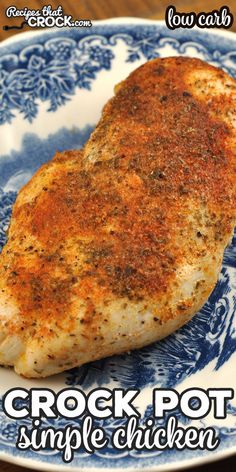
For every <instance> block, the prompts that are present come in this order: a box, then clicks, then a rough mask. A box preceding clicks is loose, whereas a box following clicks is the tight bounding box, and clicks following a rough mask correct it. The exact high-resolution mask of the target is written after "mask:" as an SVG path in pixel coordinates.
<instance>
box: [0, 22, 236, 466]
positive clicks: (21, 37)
mask: <svg viewBox="0 0 236 472" xmlns="http://www.w3.org/2000/svg"><path fill="white" fill-rule="evenodd" d="M91 22H92V26H102V25H118V26H119V25H130V26H132V25H148V24H149V25H160V26H161V25H162V26H165V27H166V29H167V31H170V32H171V30H168V28H167V26H166V22H165V20H155V19H149V18H142V17H133V16H121V17H120V16H118V17H112V18H107V19H100V20H92V19H91ZM83 29H84V30H87V29H88V28H81V27H78V28H69V27H63V28H60V29H59V28H56V27H53V28H45V29H43V30H36V31H35V30H29V31H25V32H21V33H17V34H15V35H13V36H11V37H9V38H6V39H3V40H2V41H1V42H0V53H1V49H2V48H3V47H7V46H8V45H14V44H17V43H19V42H23V41H25V40H28V39H30V38H34V37H40V36H42V37H43V36H44V35H45V34H47V35H48V34H52V35H53V34H55V33H56V32H59V31H60V32H63V31H65V32H66V31H71V30H72V31H73V30H75V31H76V30H81V31H82V30H83ZM191 29H192V30H193V31H196V30H197V31H198V32H200V33H201V34H202V35H203V36H204V34H207V35H215V36H220V37H225V38H228V39H234V40H236V32H234V31H231V30H230V31H229V30H222V29H217V28H212V29H207V28H206V29H202V28H199V27H197V26H194V27H193V28H191ZM179 30H180V31H181V30H183V28H179ZM92 34H93V33H92V30H91V35H92ZM235 454H236V445H235V446H231V447H229V448H227V449H222V450H218V451H214V455H213V454H212V452H211V453H210V452H209V454H208V455H206V456H203V457H191V458H187V459H184V460H183V461H181V460H178V461H172V462H169V463H167V464H157V465H154V466H144V467H143V466H141V467H140V468H139V467H134V466H127V467H122V468H120V467H119V468H116V467H113V466H111V467H110V466H109V467H105V468H104V467H99V468H98V467H87V466H85V467H83V466H82V467H81V466H79V465H77V466H73V465H72V464H70V466H69V469H70V470H71V471H72V472H86V471H88V472H107V471H108V470H109V471H111V472H124V470H127V472H136V471H137V470H139V469H140V470H143V471H144V472H149V471H150V472H161V471H163V472H171V471H173V468H174V470H176V471H177V470H186V469H187V468H189V467H197V466H201V465H206V464H210V463H214V462H216V461H219V460H224V459H227V458H229V457H232V456H234V455H235ZM38 457H39V460H37V459H32V458H24V457H21V456H20V455H12V454H10V453H7V452H4V451H1V450H0V460H2V461H5V462H7V463H9V464H15V465H19V466H24V467H26V468H31V469H34V470H40V471H42V472H46V471H62V472H63V471H66V470H68V465H67V464H64V463H62V464H56V463H55V464H54V463H53V464H52V463H49V462H44V461H40V456H38Z"/></svg>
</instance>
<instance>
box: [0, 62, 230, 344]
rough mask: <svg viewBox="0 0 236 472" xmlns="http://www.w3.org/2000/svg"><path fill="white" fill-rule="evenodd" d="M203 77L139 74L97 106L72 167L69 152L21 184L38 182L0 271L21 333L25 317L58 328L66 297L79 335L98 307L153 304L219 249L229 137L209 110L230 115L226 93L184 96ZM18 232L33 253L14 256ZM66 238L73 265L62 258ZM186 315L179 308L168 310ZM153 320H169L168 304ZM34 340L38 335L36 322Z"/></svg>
mask: <svg viewBox="0 0 236 472" xmlns="http://www.w3.org/2000/svg"><path fill="white" fill-rule="evenodd" d="M206 67H208V68H209V71H212V70H213V69H214V68H212V67H211V66H209V65H208V66H207V65H206V64H203V63H202V62H201V61H199V60H194V59H191V60H187V59H184V58H170V59H164V60H161V59H157V60H154V61H151V62H149V63H148V64H145V65H144V66H142V67H140V68H139V69H138V70H136V71H135V72H133V73H132V74H131V75H130V76H129V78H128V79H127V80H126V81H124V82H123V83H122V86H121V87H119V89H118V92H117V95H116V96H115V97H114V98H112V99H111V100H110V101H109V102H108V104H107V105H106V106H105V108H104V112H103V115H102V119H101V121H100V123H99V124H98V126H97V128H96V130H95V132H94V133H93V135H92V137H91V139H90V141H89V143H88V144H87V146H86V148H85V153H84V157H81V155H80V154H78V153H77V152H76V151H75V152H65V153H63V154H62V155H61V156H56V158H55V159H54V160H53V167H52V170H51V172H52V174H53V179H52V180H51V181H50V184H49V186H48V187H47V185H46V186H45V182H44V178H43V177H42V175H43V172H44V169H45V168H46V169H48V168H49V167H50V166H52V164H51V163H49V164H48V165H47V166H44V169H43V170H39V172H38V173H37V175H36V176H35V177H34V178H33V179H40V178H42V191H41V192H40V193H39V195H38V196H37V198H34V199H33V200H32V201H30V202H29V203H25V204H23V205H22V204H19V201H20V200H18V201H17V202H16V204H15V207H14V213H13V221H14V224H13V225H12V228H13V226H14V227H15V229H16V231H17V232H16V233H15V231H14V230H13V229H12V230H11V232H10V240H9V242H8V244H7V246H6V248H5V249H4V252H3V256H2V257H1V263H2V268H1V271H2V273H3V275H4V277H5V278H6V280H7V287H8V290H10V293H11V294H12V296H13V297H14V299H15V300H16V301H17V305H18V306H19V309H20V312H21V315H22V319H23V320H24V323H25V324H26V325H32V320H34V319H35V317H38V318H40V319H41V320H43V319H44V318H45V319H46V318H48V317H50V319H51V320H54V321H56V323H58V324H59V325H60V324H63V319H64V315H65V313H67V314H68V313H69V312H70V303H71V299H72V297H74V296H77V297H79V298H80V299H81V300H84V303H85V306H86V312H85V317H84V319H83V320H82V322H83V323H84V324H85V326H86V329H88V328H87V326H88V325H91V324H94V325H96V318H95V317H96V316H97V315H96V306H97V305H98V304H99V303H100V302H101V301H102V302H104V304H106V303H109V302H110V301H111V300H114V299H115V298H124V299H126V300H132V301H134V302H140V301H142V300H144V301H145V300H147V302H151V304H155V302H157V301H158V300H159V299H160V298H161V297H163V296H165V293H166V292H167V289H168V287H170V286H171V284H172V286H173V291H174V290H175V282H176V270H177V269H178V267H180V266H181V264H182V263H183V262H184V261H186V260H187V261H188V262H189V263H194V261H196V260H199V264H201V257H203V256H204V255H206V254H207V253H212V252H214V251H215V250H217V248H219V247H220V245H221V246H222V245H223V246H224V244H225V243H226V241H227V240H228V238H229V235H230V234H231V232H232V228H233V224H234V219H235V210H234V208H235V160H234V159H235V157H234V155H233V152H232V149H231V148H230V147H229V145H228V142H229V139H230V136H231V135H232V129H231V128H230V127H229V126H227V125H226V123H225V122H224V121H223V120H222V119H221V115H218V116H217V113H216V112H217V109H221V110H222V112H223V113H226V111H227V107H228V108H232V95H231V93H229V94H228V95H227V97H226V96H225V97H223V96H222V98H221V99H216V100H215V101H213V102H212V103H211V104H210V105H209V103H207V100H206V101H203V100H200V99H197V98H196V96H194V95H193V93H192V91H190V90H189V89H188V86H187V83H186V80H185V78H186V75H187V74H189V70H191V68H192V69H194V70H195V69H197V68H199V69H201V68H206ZM214 71H216V69H214ZM216 74H217V76H218V77H219V78H221V79H222V81H223V80H224V79H225V78H226V77H227V76H226V75H225V74H224V72H222V71H220V70H218V71H216ZM68 159H69V160H70V162H71V168H70V169H69V170H68V169H67V170H65V168H64V165H63V164H64V161H65V162H68ZM229 181H231V182H232V184H233V185H229ZM32 185H33V184H32V182H31V183H29V184H28V185H27V186H26V187H25V188H24V189H23V190H22V194H23V193H24V192H28V191H31V188H32ZM190 202H191V205H190ZM190 206H191V208H192V211H193V215H194V218H195V220H196V221H197V218H198V216H197V215H198V212H199V208H200V207H201V208H202V207H204V208H207V213H208V217H207V218H208V219H207V221H206V222H205V223H204V224H203V226H202V224H201V221H200V218H199V228H198V229H197V230H196V225H195V226H193V227H192V228H191V227H188V228H187V229H186V221H187V220H186V218H187V216H186V215H188V213H189V211H191V208H190ZM209 228H210V230H211V236H210V238H208V237H207V231H208V229H209ZM26 233H28V234H31V235H33V237H34V238H36V240H37V241H38V242H39V248H37V247H35V246H34V245H31V244H30V245H29V246H28V247H25V242H24V234H26ZM68 240H70V241H72V243H71V244H72V245H73V250H72V252H73V254H74V260H73V264H72V263H71V258H70V257H69V256H70V255H69V254H68V253H67V254H65V251H69V249H68V244H67V242H68ZM22 247H23V248H24V250H21V248H22ZM32 254H33V257H34V264H33V265H31V267H30V268H29V266H28V258H29V257H31V256H32ZM76 255H77V256H76ZM76 259H77V260H76ZM80 261H81V262H80ZM56 271H57V272H58V273H59V275H55V273H56ZM186 308H187V307H186V306H181V304H180V305H179V312H181V310H184V309H186ZM163 316H166V318H168V317H170V316H173V313H171V312H169V311H168V306H167V308H166V314H165V315H164V314H163ZM67 329H68V330H69V329H70V328H69V325H68V318H67ZM39 335H41V336H47V335H48V336H50V331H49V330H48V329H47V328H44V327H43V324H42V325H41V330H40V333H39Z"/></svg>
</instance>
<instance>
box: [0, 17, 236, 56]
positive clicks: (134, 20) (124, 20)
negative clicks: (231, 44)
mask: <svg viewBox="0 0 236 472" xmlns="http://www.w3.org/2000/svg"><path fill="white" fill-rule="evenodd" d="M91 21H92V25H93V26H99V25H103V24H104V25H106V24H108V25H109V24H110V25H116V24H117V25H123V24H127V25H128V24H132V25H134V24H137V25H142V24H159V25H163V26H165V27H166V29H167V30H168V28H167V26H166V22H165V20H155V19H151V18H141V17H134V16H118V17H112V18H106V19H102V20H91ZM84 29H88V28H84ZM182 29H183V28H178V30H182ZM189 29H191V30H193V31H199V32H201V34H203V35H204V33H205V34H211V35H216V36H222V37H227V38H228V39H230V38H232V39H236V32H235V31H229V30H223V29H217V28H212V29H207V28H205V29H204V28H199V27H198V26H194V27H193V28H189ZM71 30H72V31H73V30H75V31H76V30H82V28H81V27H78V28H76V27H75V28H70V27H67V26H66V27H62V28H60V29H59V28H57V27H53V28H45V29H44V30H37V31H35V30H30V31H24V32H23V33H17V34H14V35H13V36H10V37H9V38H6V39H3V40H2V41H1V42H0V50H1V48H2V47H5V46H8V44H10V45H11V44H14V43H17V42H18V41H24V40H25V39H29V38H30V37H31V36H32V37H33V36H41V35H42V36H43V35H44V34H53V33H54V32H59V31H71ZM168 31H170V32H171V31H172V30H170V29H169V30H168ZM91 34H92V33H91Z"/></svg>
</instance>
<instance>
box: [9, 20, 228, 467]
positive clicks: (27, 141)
mask: <svg viewBox="0 0 236 472" xmlns="http://www.w3.org/2000/svg"><path fill="white" fill-rule="evenodd" d="M177 55H184V56H191V57H199V58H202V59H204V60H205V61H208V62H210V63H211V64H214V65H216V66H219V67H221V68H223V69H224V70H225V71H226V72H228V73H229V74H231V75H233V76H235V77H236V35H235V34H233V33H229V32H227V33H225V32H220V31H217V32H215V31H214V32H212V31H207V30H205V31H204V30H198V29H193V30H176V31H169V30H168V29H167V28H166V27H165V25H164V23H163V22H153V21H148V20H137V19H133V18H121V19H114V20H108V21H102V22H96V23H94V25H93V27H92V28H91V29H82V28H81V29H73V28H71V29H61V30H60V29H59V30H52V31H43V32H41V31H40V32H37V33H35V32H33V33H31V32H30V33H25V34H20V35H19V36H16V37H13V39H9V40H7V41H5V42H3V44H2V45H1V47H0V245H1V247H2V246H3V245H4V243H5V241H6V230H7V227H8V224H9V221H10V215H11V209H12V205H13V203H14V201H15V199H16V195H17V192H18V191H19V189H20V188H21V187H22V185H24V184H25V183H26V182H27V181H28V180H29V179H30V177H31V176H32V175H33V174H34V172H35V171H36V169H38V168H39V167H40V166H41V164H42V163H44V162H45V161H47V160H49V159H51V158H52V156H53V155H54V153H55V151H57V150H59V151H62V150H64V149H69V148H80V147H81V146H82V145H83V143H84V142H85V141H86V140H87V139H88V137H89V134H90V132H91V130H92V129H93V128H94V126H95V124H96V123H97V121H98V119H99V116H100V113H101V109H102V106H103V105H104V104H105V103H106V101H107V100H108V98H109V97H111V96H112V94H113V88H114V85H115V84H116V83H117V82H119V81H121V80H122V79H124V78H125V77H126V76H127V75H128V74H129V73H130V72H131V71H132V70H133V69H135V68H136V67H138V66H139V65H140V64H142V63H144V62H145V61H147V60H148V59H152V58H154V57H159V56H160V57H163V56H177ZM235 304H236V239H234V241H233V244H232V246H231V247H229V248H228V249H227V250H226V252H225V257H224V263H223V267H222V271H221V274H220V278H219V282H218V284H217V286H216V288H215V290H214V292H213V293H212V295H211V296H210V298H209V300H208V302H207V303H206V305H205V306H204V308H203V309H202V310H201V311H200V312H199V314H198V315H197V316H196V317H195V318H194V319H193V320H192V321H191V322H190V323H189V324H188V325H187V326H185V327H183V328H182V329H181V330H180V331H179V332H177V333H175V334H173V335H172V336H170V337H168V338H167V339H165V340H164V341H162V342H159V343H157V344H154V345H151V346H148V347H146V348H144V349H141V350H139V351H135V352H133V353H131V354H130V355H123V356H116V357H113V358H108V359H104V360H101V361H98V362H94V363H92V364H89V365H86V366H83V367H81V368H79V369H73V370H71V371H68V372H66V373H65V374H62V375H58V376H55V377H52V378H49V379H47V380H39V381H31V380H25V379H23V378H20V377H18V376H17V375H16V374H14V372H13V371H12V370H7V369H4V368H0V375H1V386H0V398H1V396H2V395H3V394H4V392H6V391H7V390H8V389H10V388H12V387H15V386H19V387H25V388H27V389H29V388H31V387H50V388H52V389H54V390H55V391H58V390H60V389H61V388H64V387H65V386H76V387H78V388H80V389H83V390H84V391H85V392H86V391H89V390H90V389H92V388H94V387H96V386H106V387H110V388H113V387H123V388H129V387H134V388H140V390H141V395H140V397H139V398H140V401H139V404H138V408H139V410H140V413H141V415H142V419H145V418H147V417H148V415H149V412H150V405H149V403H150V391H151V390H152V389H153V388H154V387H165V388H175V389H176V390H178V391H179V392H181V391H182V390H184V389H186V388H190V387H201V388H204V389H207V388H209V387H214V388H224V387H225V388H227V387H230V388H235V390H236V375H235V370H236V331H235V328H236V315H235ZM227 413H228V414H227V418H226V419H225V420H214V417H213V416H212V415H211V416H210V415H208V416H207V417H206V418H204V419H202V420H200V421H198V422H196V421H195V422H191V421H190V420H189V422H188V425H190V424H194V425H195V426H197V427H206V426H213V427H214V428H215V430H216V432H217V434H218V436H219V437H220V439H221V443H220V446H219V447H218V449H217V450H216V451H214V452H211V453H210V452H208V451H200V450H195V451H192V452H191V451H176V450H169V451H167V450H166V451H164V452H153V451H152V452H148V451H141V452H135V451H130V452H129V451H122V452H118V451H114V450H113V449H112V448H107V449H106V450H102V451H100V452H98V453H95V454H93V455H88V454H86V453H84V452H77V453H75V458H74V460H73V462H72V464H70V468H71V470H81V469H84V470H91V469H92V470H96V471H102V470H103V471H104V470H105V469H106V470H124V469H127V470H128V471H129V472H130V471H131V470H134V469H136V468H140V469H142V470H144V471H145V470H146V471H147V470H155V471H159V470H163V471H164V470H173V469H174V470H177V469H181V468H184V467H190V466H192V465H196V464H200V463H203V462H206V461H210V460H214V459H218V458H223V457H226V456H227V455H229V454H232V453H233V452H236V399H233V400H232V401H230V403H229V404H228V412H227ZM179 421H180V423H181V422H182V423H185V424H186V419H185V420H184V418H182V417H181V416H179ZM52 423H54V420H50V421H49V420H47V421H45V425H47V424H52ZM24 424H26V425H27V424H28V425H29V426H30V425H31V422H30V421H29V420H24ZM74 424H77V425H78V423H75V422H74ZM118 424H119V421H118V420H116V421H114V420H112V419H108V420H106V421H103V427H104V428H105V430H106V433H107V434H108V435H110V434H111V432H112V431H113V429H114V427H116V426H118ZM19 425H20V423H19V422H18V423H17V422H16V421H14V420H11V419H10V418H8V417H6V416H5V414H4V413H3V411H2V407H1V403H0V458H1V459H3V460H7V461H11V462H15V463H18V464H21V465H25V466H29V467H34V468H36V469H37V468H38V469H40V470H57V471H58V470H66V469H67V468H68V466H66V465H64V464H63V462H62V459H61V455H60V453H59V452H56V451H52V450H47V451H44V452H42V451H41V452H33V451H22V452H20V451H19V450H17V449H16V447H15V442H16V437H17V430H18V427H19ZM65 425H66V420H63V421H62V420H57V421H56V427H64V426H65Z"/></svg>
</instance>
